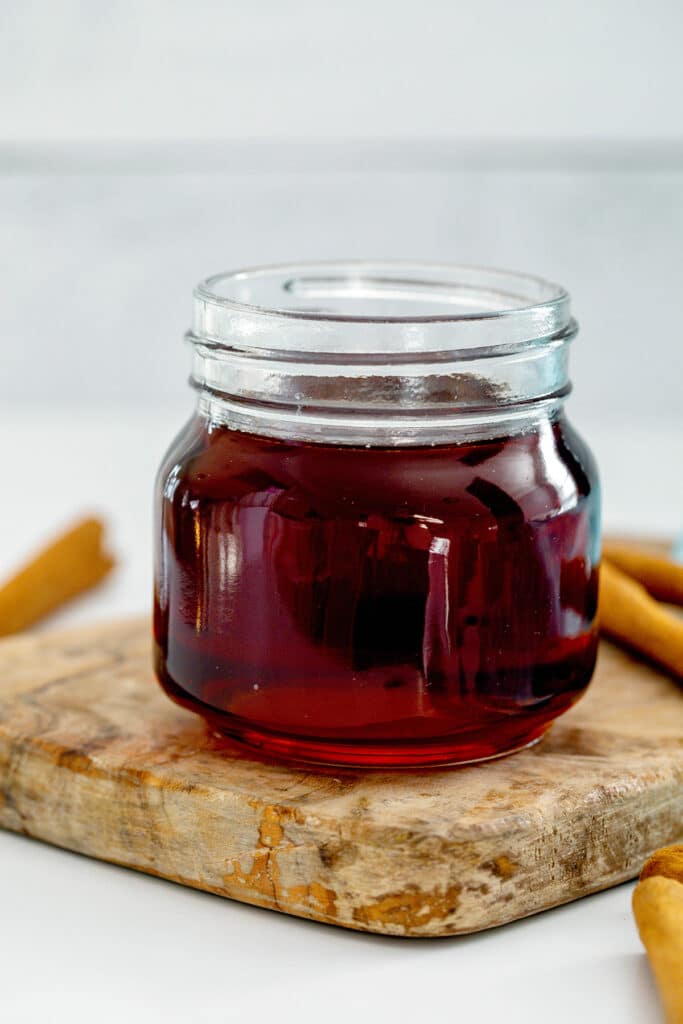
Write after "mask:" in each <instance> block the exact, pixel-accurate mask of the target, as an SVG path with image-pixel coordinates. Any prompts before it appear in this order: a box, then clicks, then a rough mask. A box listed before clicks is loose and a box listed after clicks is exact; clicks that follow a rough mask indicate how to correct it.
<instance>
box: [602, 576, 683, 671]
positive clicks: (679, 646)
mask: <svg viewBox="0 0 683 1024" xmlns="http://www.w3.org/2000/svg"><path fill="white" fill-rule="evenodd" d="M600 628H601V630H602V632H603V633H606V634H607V636H610V637H612V638H613V639H614V640H617V641H619V642H620V643H622V644H625V645H626V646H627V647H631V648H633V649H634V650H636V651H638V652H639V653H641V654H644V655H645V656H646V657H648V658H650V659H651V660H652V661H655V662H657V663H658V664H659V665H661V666H662V667H663V668H665V669H667V670H668V671H669V672H672V673H673V674H674V675H676V676H678V678H679V679H683V619H682V618H680V616H678V615H676V614H675V613H673V612H671V611H669V610H668V609H667V608H665V607H664V606H662V605H661V604H659V603H658V602H657V601H655V600H654V598H652V597H651V596H650V595H649V594H648V592H647V591H646V590H645V588H644V587H643V586H641V584H640V583H638V582H637V581H636V580H634V579H632V578H631V577H630V576H627V575H626V573H623V572H621V570H620V569H617V568H616V567H615V566H614V565H612V564H611V563H610V562H608V561H604V562H603V563H602V567H601V569H600Z"/></svg>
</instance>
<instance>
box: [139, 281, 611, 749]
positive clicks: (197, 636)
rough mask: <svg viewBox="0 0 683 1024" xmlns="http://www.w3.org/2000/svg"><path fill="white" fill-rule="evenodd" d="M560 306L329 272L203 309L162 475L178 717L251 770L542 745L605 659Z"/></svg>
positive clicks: (204, 288) (162, 548)
mask: <svg viewBox="0 0 683 1024" xmlns="http://www.w3.org/2000/svg"><path fill="white" fill-rule="evenodd" d="M576 330H577V327H576V323H575V321H574V320H573V319H572V317H571V313H570V304H569V297H568V295H567V293H566V291H564V289H562V288H561V287H558V286H557V285H554V284H551V283H549V282H547V281H544V280H541V279H539V278H536V277H531V276H528V275H522V274H516V273H508V272H503V271H499V270H487V269H480V268H474V267H466V266H455V265H428V264H420V263H415V264H408V263H405V264H404V263H364V262H358V263H356V262H344V263H320V264H303V265H294V264H293V265H290V266H278V267H266V268H263V269H256V270H246V271H240V272H236V273H228V274H220V275H217V276H215V277H211V278H209V279H208V280H206V281H204V282H203V283H202V284H200V285H199V286H198V288H197V289H196V290H195V293H194V322H193V327H192V330H191V331H190V332H189V333H188V335H187V338H188V341H189V343H190V346H191V349H192V356H193V361H192V377H191V380H192V384H193V386H194V388H195V389H196V393H197V405H196V409H195V411H194V413H193V414H192V416H191V418H190V420H189V422H188V423H187V425H186V426H185V428H184V429H183V430H182V431H181V433H180V434H179V436H178V437H177V439H176V440H175V441H174V442H173V444H172V446H171V448H170V450H169V452H168V454H167V456H166V457H165V459H164V462H163V465H162V467H161V470H160V473H159V477H158V495H157V519H156V571H155V580H156V584H155V617H154V630H155V644H156V668H157V673H158V677H159V680H160V682H161V684H162V686H163V687H164V689H165V690H166V692H167V693H168V694H169V696H170V697H172V698H173V699H174V700H176V701H178V702H179V703H180V704H182V705H184V706H185V707H188V708H190V709H192V710H193V711H196V712H198V713H199V714H201V715H203V716H204V717H205V718H206V719H207V720H208V722H209V724H210V726H211V727H212V728H213V729H214V730H218V731H220V732H222V733H224V734H227V735H228V736H230V737H232V738H234V739H235V740H237V741H239V742H240V743H242V744H246V745H248V747H250V748H252V749H253V750H255V751H258V752H260V753H261V755H263V756H265V757H271V758H277V759H284V760H287V761H294V762H304V763H318V764H326V765H348V766H357V767H385V768H386V767H407V766H426V765H445V764H460V763H465V762H473V761H480V760H483V759H486V758H491V757H496V756H498V755H501V754H506V753H509V752H512V751H515V750H518V749H520V748H522V747H525V746H527V745H528V744H530V743H533V742H534V741H535V740H538V739H539V737H541V736H542V734H543V733H544V732H545V730H546V729H547V728H548V726H549V725H550V723H551V722H552V721H553V719H555V718H556V717H557V716H558V715H560V714H562V713H563V712H564V711H566V710H567V709H568V708H570V707H571V706H572V704H574V703H575V701H576V700H578V698H579V697H580V696H581V695H582V694H583V693H584V691H585V689H586V687H587V685H588V683H589V681H590V678H591V673H592V672H593V668H594V664H595V658H596V650H597V631H596V605H597V582H598V581H597V574H598V563H599V554H600V552H599V545H600V515H599V509H600V502H599V488H598V482H597V476H596V468H595V463H594V461H593V458H592V457H591V454H590V451H589V449H588V448H587V446H586V444H585V443H584V442H583V441H582V440H581V438H580V437H579V436H578V434H577V433H576V432H575V430H574V429H573V428H572V427H571V426H570V425H569V423H568V422H567V419H566V417H565V414H564V403H565V399H566V398H567V395H568V394H569V390H570V383H569V376H568V354H569V343H570V341H571V340H572V338H573V337H574V335H575V334H576Z"/></svg>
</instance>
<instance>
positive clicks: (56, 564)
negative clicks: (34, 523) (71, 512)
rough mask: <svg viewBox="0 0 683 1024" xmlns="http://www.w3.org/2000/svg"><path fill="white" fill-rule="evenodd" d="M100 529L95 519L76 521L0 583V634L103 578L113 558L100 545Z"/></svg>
mask: <svg viewBox="0 0 683 1024" xmlns="http://www.w3.org/2000/svg"><path fill="white" fill-rule="evenodd" d="M103 529H104V527H103V525H102V523H101V522H100V521H99V520H98V519H84V520H82V521H81V522H79V523H76V525H74V526H72V527H71V528H70V529H69V530H67V531H66V532H65V533H63V534H61V536H59V537H57V538H56V539H55V540H54V541H53V542H52V543H51V544H49V545H48V546H47V547H46V548H44V549H43V550H42V551H41V552H39V553H38V554H37V555H36V556H35V557H34V558H33V559H32V560H31V561H30V562H28V563H27V564H26V565H25V566H24V567H23V568H22V569H20V570H19V572H17V573H16V574H15V575H14V576H13V577H12V578H11V579H10V580H8V582H7V583H5V584H4V586H2V587H0V636H7V635H8V634H9V633H18V632H19V631H20V630H22V629H26V627H27V626H31V625H33V623H34V622H37V621H38V620H39V619H42V618H44V617H45V616H46V615H48V614H49V613H50V612H52V611H54V610H55V609H56V608H59V607H60V606H61V605H62V604H64V603H65V602H66V601H69V600H71V599H72V598H74V597H76V596H77V595H78V594H80V593H82V592H83V591H84V590H88V589H89V588H90V587H94V586H95V585H96V584H97V583H99V582H100V581H101V580H102V579H104V577H105V576H106V575H107V573H108V572H109V571H110V570H111V568H112V566H113V565H114V560H113V559H112V558H111V556H110V555H108V554H107V553H106V551H104V550H103V548H102V533H103Z"/></svg>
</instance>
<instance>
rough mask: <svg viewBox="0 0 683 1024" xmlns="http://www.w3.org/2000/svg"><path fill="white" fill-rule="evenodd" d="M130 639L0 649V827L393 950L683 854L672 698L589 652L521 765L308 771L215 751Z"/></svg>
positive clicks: (680, 720) (145, 645)
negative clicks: (583, 692)
mask: <svg viewBox="0 0 683 1024" xmlns="http://www.w3.org/2000/svg"><path fill="white" fill-rule="evenodd" d="M150 647H151V640H150V636H149V627H148V624H147V623H145V622H140V621H136V622H127V623H119V624H116V625H107V626H98V627H95V628H90V629H88V630H79V631H74V632H70V633H62V634H52V635H50V634H43V635H38V636H31V635H25V636H22V637H19V638H14V639H9V640H5V641H2V643H0V825H2V826H3V827H4V828H7V829H12V830H14V831H17V832H23V833H25V834H26V835H29V836H33V837H35V838H37V839H43V840H45V841H46V842H50V843H55V844H56V845H58V846H63V847H66V848H68V849H70V850H76V851H78V852H80V853H84V854H87V855H88V856H90V857H99V858H101V859H102V860H108V861H112V862H114V863H117V864H124V865H126V866H128V867H132V868H137V869H138V870H140V871H146V872H149V873H150V874H155V875H161V876H162V877H164V878H169V879H172V880H173V881H176V882H180V883H182V884H183V885H190V886H196V887H197V888H199V889H205V890H207V891H209V892H214V893H218V894H219V895H221V896H229V897H231V898H232V899H237V900H243V901H245V902H247V903H255V904H258V905H259V906H263V907H269V908H271V909H273V910H280V911H283V912H285V913H289V914H296V915H298V916H301V917H309V918H313V919H314V920H317V921H325V922H329V923H331V924H337V925H343V926H345V927H348V928H357V929H361V930H364V931H373V932H381V933H385V934H396V935H423V936H432V935H453V934H456V933H459V932H472V931H478V930H480V929H483V928H490V927H492V926H494V925H500V924H504V923H506V922H508V921H514V920H515V919H517V918H520V917H524V916H525V915H527V914H533V913H536V912H537V911H540V910H545V909H546V908H548V907H553V906H556V905H557V904H560V903H565V902H567V901H569V900H573V899H576V898H577V897H579V896H584V895H586V894H587V893H591V892H595V891H597V890H599V889H604V888H606V887H607V886H611V885H615V884H617V883H618V882H622V881H624V880H625V879H628V878H632V877H633V876H634V875H635V874H636V873H637V872H638V871H639V869H640V867H641V865H642V863H643V861H644V860H645V858H646V857H647V856H648V855H649V854H650V853H651V852H652V851H653V850H654V849H655V848H657V847H659V846H662V845H664V844H666V843H671V842H675V841H680V840H681V839H682V838H683V693H682V692H681V691H680V690H679V688H678V687H677V686H676V685H675V684H674V683H673V682H672V681H671V680H669V679H668V678H666V677H665V676H663V675H660V674H659V673H658V672H656V671H655V670H653V669H650V668H648V667H647V666H645V665H643V664H641V663H640V662H637V661H635V660H633V659H631V658H629V657H628V656H627V655H626V654H624V653H622V652H621V651H619V650H617V649H616V648H613V647H611V646H609V645H608V644H603V647H602V650H601V654H600V660H599V668H598V672H597V675H596V678H595V680H594V682H593V684H592V686H591V689H590V691H589V693H588V695H587V696H586V697H585V699H584V700H583V701H582V702H581V703H580V704H579V705H578V706H577V707H576V708H574V709H573V710H572V711H571V712H570V713H569V714H567V715H566V716H565V717H564V718H562V719H561V720H560V721H559V722H558V723H557V724H556V725H555V727H554V728H553V730H552V731H551V733H550V734H549V735H548V737H547V738H546V739H545V740H544V741H543V742H542V743H541V744H539V745H538V746H537V747H535V748H533V749H531V750H528V751H525V752H523V753H520V754H516V755H513V756H512V757H508V758H504V759H502V760H499V761H494V762H490V763H488V764H484V765H480V766H476V767H470V768H461V769H458V770H448V771H441V770H440V771H429V772H421V773H411V774H400V773H394V774H391V773H388V772H384V773H361V772H353V771H346V770H344V771H335V772H334V773H330V774H320V773H314V772H309V771H304V770H296V769H291V768H286V767H282V766H278V765H272V764H264V763H261V762H258V761H254V760H252V759H251V758H250V757H249V756H247V755H245V754H243V753H240V752H239V751H236V750H235V749H234V748H232V747H231V746H230V745H229V744H228V743H227V742H226V741H224V740H220V739H218V738H216V737H214V736H212V735H211V734H210V733H209V732H208V730H207V729H206V727H205V726H204V725H203V723H202V722H201V721H200V720H199V719H198V718H196V717H195V716H194V715H192V714H190V713H189V712H186V711H183V710H182V709H180V708H177V707H176V706H175V705H173V704H172V703H171V702H170V701H169V700H168V699H167V698H166V697H165V696H164V695H163V694H162V692H161V690H160V689H159V687H158V686H157V684H156V683H155V681H154V679H153V676H152V671H151V668H150Z"/></svg>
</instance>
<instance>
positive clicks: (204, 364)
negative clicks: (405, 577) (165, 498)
mask: <svg viewBox="0 0 683 1024" xmlns="http://www.w3.org/2000/svg"><path fill="white" fill-rule="evenodd" d="M572 333H574V332H572ZM191 340H192V343H193V346H194V361H193V370H192V377H191V382H192V384H193V386H194V387H195V388H196V389H197V390H198V392H199V396H198V398H199V401H198V408H199V412H200V414H201V415H202V416H204V417H206V418H207V419H208V420H209V422H211V423H216V424H220V425H223V426H227V427H229V428H231V429H234V430H240V431H243V432H246V433H252V434H260V435H263V436H266V437H277V438H285V439H291V440H298V441H309V442H317V443H321V444H348V445H370V446H373V447H395V446H417V445H433V444H448V443H459V442H463V441H471V440H484V439H490V438H494V437H501V436H509V435H512V434H518V433H523V432H525V431H528V430H530V429H533V427H534V425H535V424H538V423H540V422H542V421H544V420H547V419H548V418H552V417H555V416H556V415H557V414H558V413H559V411H560V409H561V408H562V405H563V403H564V399H565V398H566V396H567V395H568V394H569V391H570V389H571V385H570V382H569V378H568V367H567V345H568V341H569V336H567V337H564V338H562V339H554V340H552V341H548V342H544V343H542V344H539V345H537V346H535V347H533V348H528V347H527V348H525V349H524V350H523V351H521V352H517V353H512V354H505V355H497V356H490V357H487V358H479V359H463V358H457V359H453V360H451V361H450V362H449V361H444V362H434V361H430V362H420V363H407V364H405V365H400V364H397V363H395V362H394V363H392V364H391V365H390V366H389V365H387V364H386V363H385V362H379V363H375V364H373V363H369V362H365V363H357V362H356V363H344V364H340V363H338V362H335V363H334V364H330V363H328V362H324V363H315V362H311V361H308V360H307V361H306V362H300V361H297V360H283V359H271V358H268V359H263V358H259V357H257V356H254V354H252V353H249V354H246V353H245V352H236V351H232V352H228V351H226V350H225V348H221V349H220V350H219V351H215V350H212V349H210V348H207V346H205V345H203V344H202V343H201V342H199V341H198V339H196V338H192V339H191Z"/></svg>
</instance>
